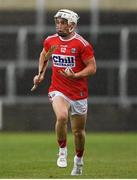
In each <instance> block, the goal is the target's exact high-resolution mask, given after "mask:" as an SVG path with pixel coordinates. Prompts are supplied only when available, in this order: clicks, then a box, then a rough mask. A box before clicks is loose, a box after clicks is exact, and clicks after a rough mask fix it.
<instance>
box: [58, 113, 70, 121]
mask: <svg viewBox="0 0 137 180" xmlns="http://www.w3.org/2000/svg"><path fill="white" fill-rule="evenodd" d="M67 120H68V113H67V112H61V113H60V114H58V116H57V121H58V122H59V123H67Z"/></svg>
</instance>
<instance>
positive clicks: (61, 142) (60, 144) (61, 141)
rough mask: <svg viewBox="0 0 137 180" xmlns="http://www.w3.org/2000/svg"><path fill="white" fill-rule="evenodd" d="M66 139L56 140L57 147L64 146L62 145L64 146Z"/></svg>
mask: <svg viewBox="0 0 137 180" xmlns="http://www.w3.org/2000/svg"><path fill="white" fill-rule="evenodd" d="M66 142H67V141H66V139H64V140H58V144H59V147H60V148H64V147H66Z"/></svg>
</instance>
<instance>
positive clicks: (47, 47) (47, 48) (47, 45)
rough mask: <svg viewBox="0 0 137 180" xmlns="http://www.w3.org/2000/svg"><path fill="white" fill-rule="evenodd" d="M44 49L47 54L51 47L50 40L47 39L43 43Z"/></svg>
mask: <svg viewBox="0 0 137 180" xmlns="http://www.w3.org/2000/svg"><path fill="white" fill-rule="evenodd" d="M43 48H44V49H45V51H46V52H47V51H48V50H49V48H50V45H49V41H48V38H46V39H45V40H44V42H43Z"/></svg>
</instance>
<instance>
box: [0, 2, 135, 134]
mask: <svg viewBox="0 0 137 180" xmlns="http://www.w3.org/2000/svg"><path fill="white" fill-rule="evenodd" d="M61 8H67V9H71V10H74V11H76V12H77V13H78V14H79V16H80V21H79V24H78V28H77V31H78V33H80V34H81V35H82V36H83V37H84V38H86V39H87V40H88V41H89V42H91V43H92V45H93V47H94V50H95V57H96V61H97V67H98V69H97V73H96V75H95V76H93V77H90V78H89V110H88V121H87V127H86V128H87V131H137V75H136V74H137V1H136V0H132V1H129V0H121V1H119V0H111V1H110V0H85V1H83V0H69V1H64V0H57V1H55V0H27V1H24V0H12V1H11V0H4V1H3V0H0V130H1V131H54V123H55V116H54V113H53V111H52V107H51V104H50V103H49V101H48V98H47V92H48V87H49V84H50V76H51V66H49V68H48V70H47V72H46V78H45V81H44V82H43V83H42V84H41V85H40V86H39V87H38V88H37V90H36V91H35V92H33V93H32V92H30V89H31V87H32V85H33V77H34V75H35V74H37V66H38V58H39V53H40V52H41V49H42V47H43V40H44V38H46V37H47V36H48V35H50V34H52V33H55V27H54V19H53V16H54V14H55V13H56V12H57V10H58V9H61Z"/></svg>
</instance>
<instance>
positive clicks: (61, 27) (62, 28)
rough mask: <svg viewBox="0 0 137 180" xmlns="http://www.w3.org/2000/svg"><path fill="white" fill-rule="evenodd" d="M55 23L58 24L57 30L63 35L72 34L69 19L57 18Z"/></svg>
mask: <svg viewBox="0 0 137 180" xmlns="http://www.w3.org/2000/svg"><path fill="white" fill-rule="evenodd" d="M55 25H56V32H57V33H58V35H59V36H61V37H66V36H68V35H69V34H70V31H69V29H70V28H71V25H69V24H68V21H67V20H66V19H63V18H56V19H55Z"/></svg>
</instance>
